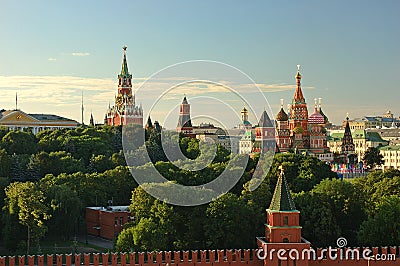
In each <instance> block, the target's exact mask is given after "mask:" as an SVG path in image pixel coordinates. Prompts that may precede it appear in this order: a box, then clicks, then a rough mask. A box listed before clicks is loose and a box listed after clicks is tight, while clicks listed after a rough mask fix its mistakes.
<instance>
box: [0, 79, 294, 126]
mask: <svg viewBox="0 0 400 266" xmlns="http://www.w3.org/2000/svg"><path fill="white" fill-rule="evenodd" d="M185 81H187V82H185ZM133 83H134V88H135V90H136V91H137V97H136V99H137V103H143V108H144V111H145V113H147V112H148V111H149V110H150V108H151V106H152V104H153V103H154V102H155V101H156V100H157V99H158V98H159V97H160V96H161V95H163V93H165V92H166V91H168V92H167V93H165V94H164V95H163V96H162V97H161V98H162V101H163V103H162V104H161V106H160V107H163V106H164V105H165V107H166V109H165V110H154V111H156V112H158V113H160V114H161V113H163V112H164V115H166V114H167V113H168V112H169V110H170V109H171V108H173V107H174V106H175V105H176V104H179V103H180V101H181V100H182V97H183V95H184V94H186V95H187V96H188V97H189V101H191V102H193V104H194V106H193V109H194V110H196V109H198V108H200V109H201V108H206V106H205V105H200V104H199V102H196V101H197V99H196V98H198V97H200V98H204V97H206V98H207V97H211V98H215V99H221V100H223V101H224V102H225V103H228V105H231V106H234V108H235V109H238V110H239V109H240V108H241V107H242V103H243V102H244V100H246V101H247V102H249V103H250V104H252V105H253V106H258V105H260V106H263V105H262V104H263V103H265V101H264V100H263V99H262V98H261V97H260V96H256V95H260V94H259V93H260V91H259V89H260V90H261V91H262V92H279V91H286V90H294V88H295V86H294V85H291V84H263V83H260V84H256V85H257V87H256V86H254V84H235V83H234V82H229V81H219V82H208V81H196V80H194V79H193V78H190V77H168V78H159V79H157V80H151V81H149V80H148V79H147V78H135V79H134V81H133ZM117 86H118V85H117V80H116V79H114V78H84V77H74V76H0V109H2V108H4V109H11V108H14V106H15V92H18V104H19V108H21V109H22V110H24V111H26V112H28V113H54V114H59V115H63V116H65V117H68V118H72V119H75V120H78V121H80V119H81V118H80V116H81V114H80V105H81V93H82V92H83V94H84V104H85V121H86V120H88V119H89V116H90V110H91V111H93V115H94V116H95V119H96V120H97V121H98V122H101V120H102V119H103V117H104V114H105V112H106V109H107V107H108V103H110V104H111V105H113V104H114V95H115V94H116V92H117ZM243 95H247V96H248V97H247V96H246V97H245V98H241V96H243ZM249 97H250V98H249ZM200 98H199V99H200ZM211 98H210V99H211ZM207 101H208V100H207ZM208 102H209V101H208ZM258 102H260V103H258ZM236 105H237V106H236ZM202 106H204V107H202ZM207 106H208V105H207ZM159 118H160V119H161V115H160V117H159ZM227 119H228V118H227Z"/></svg>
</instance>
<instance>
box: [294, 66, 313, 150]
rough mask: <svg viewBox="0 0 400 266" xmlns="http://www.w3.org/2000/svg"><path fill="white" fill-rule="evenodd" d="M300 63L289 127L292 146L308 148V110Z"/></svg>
mask: <svg viewBox="0 0 400 266" xmlns="http://www.w3.org/2000/svg"><path fill="white" fill-rule="evenodd" d="M301 78H302V76H301V74H300V65H297V73H296V91H295V93H294V97H293V100H292V105H291V107H290V116H289V129H290V132H291V137H292V139H293V142H292V148H299V149H307V148H309V146H310V139H309V132H308V110H307V104H306V100H305V99H304V96H303V91H302V89H301Z"/></svg>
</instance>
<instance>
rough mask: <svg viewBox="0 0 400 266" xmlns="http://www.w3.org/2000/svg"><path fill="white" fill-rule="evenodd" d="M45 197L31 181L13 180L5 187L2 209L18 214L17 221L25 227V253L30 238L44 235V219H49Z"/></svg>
mask: <svg viewBox="0 0 400 266" xmlns="http://www.w3.org/2000/svg"><path fill="white" fill-rule="evenodd" d="M44 201H45V197H44V195H43V193H42V191H40V190H39V189H38V186H37V185H35V183H33V182H24V183H21V182H14V183H11V184H10V185H9V186H8V187H7V188H6V204H5V206H4V210H5V211H8V212H9V213H10V214H14V213H15V214H18V220H19V223H20V224H22V225H24V226H26V228H27V254H29V251H30V245H31V240H32V239H33V240H36V241H38V240H39V239H40V238H41V237H43V236H44V234H45V232H46V230H47V227H46V225H45V224H44V221H45V220H47V219H49V215H48V214H47V212H48V207H47V206H46V205H45V203H44Z"/></svg>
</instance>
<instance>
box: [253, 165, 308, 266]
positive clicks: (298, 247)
mask: <svg viewBox="0 0 400 266" xmlns="http://www.w3.org/2000/svg"><path fill="white" fill-rule="evenodd" d="M280 170H281V173H280V175H279V177H278V182H277V183H276V187H275V192H274V195H273V197H272V201H271V204H270V206H269V208H268V209H267V223H266V230H265V238H258V245H259V247H261V248H263V250H264V252H265V256H266V257H265V259H264V265H265V266H266V265H268V266H270V265H274V266H275V265H276V266H278V265H298V266H307V265H308V260H302V251H303V250H304V249H309V248H310V243H309V242H308V241H306V240H305V239H303V238H302V237H301V226H300V221H299V219H300V212H299V211H298V210H296V207H295V205H294V202H293V199H292V196H291V195H290V191H289V187H288V184H287V182H286V178H285V174H284V171H283V167H282V166H280ZM280 249H282V250H284V251H282V252H281V254H279V255H278V253H279V252H278V251H279V250H280Z"/></svg>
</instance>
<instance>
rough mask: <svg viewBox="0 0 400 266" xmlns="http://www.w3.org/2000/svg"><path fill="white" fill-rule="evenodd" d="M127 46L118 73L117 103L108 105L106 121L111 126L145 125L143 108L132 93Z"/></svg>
mask: <svg viewBox="0 0 400 266" xmlns="http://www.w3.org/2000/svg"><path fill="white" fill-rule="evenodd" d="M126 48H127V47H126V46H124V47H123V50H124V57H123V60H122V67H121V73H120V74H119V75H118V94H117V96H116V97H115V105H114V106H113V107H108V110H107V114H106V121H105V122H106V123H107V125H110V126H119V125H127V124H136V125H141V126H143V109H142V107H141V106H137V105H136V102H135V95H134V94H133V93H132V75H131V74H130V73H129V71H128V62H127V59H126Z"/></svg>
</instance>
